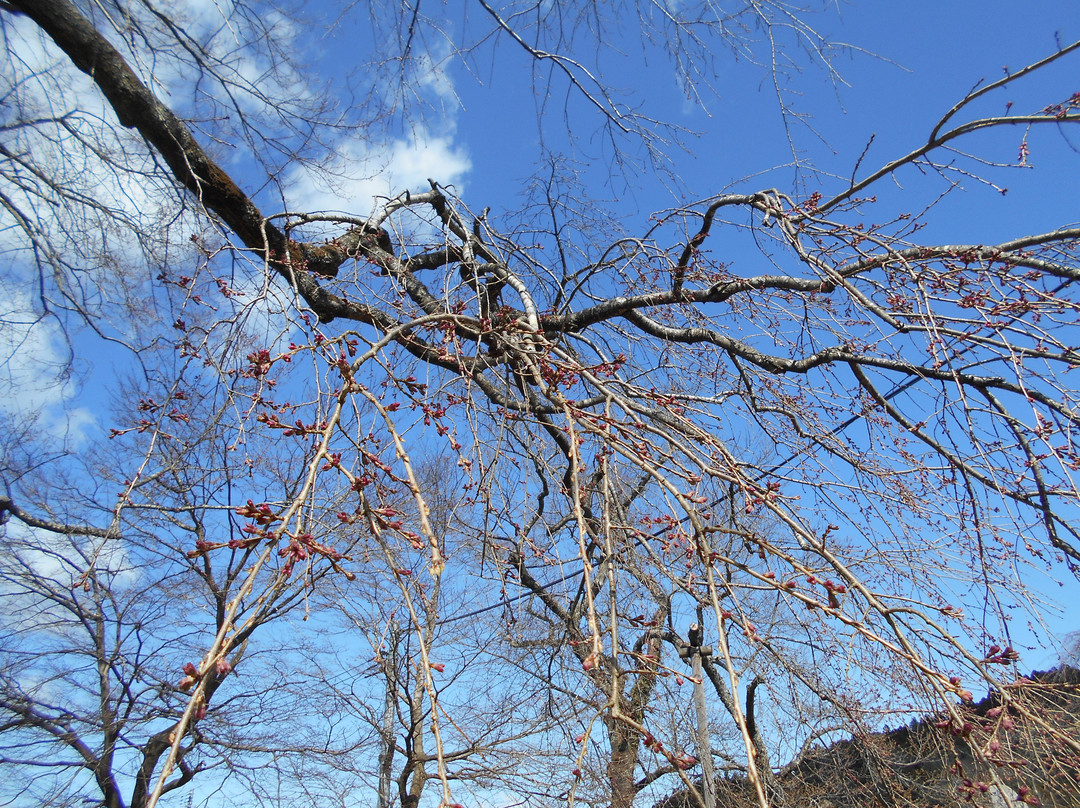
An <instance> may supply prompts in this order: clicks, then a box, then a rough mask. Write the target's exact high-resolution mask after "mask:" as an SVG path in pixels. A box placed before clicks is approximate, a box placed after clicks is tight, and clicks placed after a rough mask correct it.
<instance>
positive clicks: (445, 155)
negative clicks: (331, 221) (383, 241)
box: [285, 130, 472, 216]
mask: <svg viewBox="0 0 1080 808" xmlns="http://www.w3.org/2000/svg"><path fill="white" fill-rule="evenodd" d="M471 168H472V162H471V161H470V160H469V157H468V154H467V153H466V152H465V150H464V149H462V148H461V147H458V146H455V145H454V144H453V141H452V139H451V138H450V137H449V136H445V135H434V136H433V135H430V134H428V133H427V132H426V131H422V130H418V131H416V132H415V133H414V134H413V135H412V136H411V137H409V138H407V139H405V138H403V139H399V140H395V141H393V142H392V143H388V144H372V143H343V144H342V145H341V147H340V149H339V150H338V155H337V159H336V164H335V165H334V166H333V167H332V168H331V170H330V171H329V172H325V173H324V172H319V173H316V172H315V171H314V170H312V169H310V168H308V167H305V166H298V167H297V168H295V169H294V170H293V171H291V172H290V175H289V176H288V177H287V179H286V182H285V189H286V194H287V195H288V203H289V206H290V207H291V208H292V209H293V210H294V211H298V212H300V211H302V212H310V211H316V210H343V211H347V212H349V213H350V214H352V215H361V216H366V215H368V214H370V213H371V212H372V211H373V210H374V208H375V207H376V206H377V205H378V199H379V198H380V197H381V198H386V197H389V196H395V195H397V194H399V193H401V191H403V190H406V189H408V190H413V191H416V190H421V191H423V190H428V188H429V186H428V182H427V180H428V178H429V177H430V178H431V179H434V180H436V181H438V182H439V183H440V184H442V185H454V186H456V188H457V191H458V192H459V193H460V192H461V189H462V184H463V181H464V179H465V176H466V175H467V174H468V172H469V170H470V169H471Z"/></svg>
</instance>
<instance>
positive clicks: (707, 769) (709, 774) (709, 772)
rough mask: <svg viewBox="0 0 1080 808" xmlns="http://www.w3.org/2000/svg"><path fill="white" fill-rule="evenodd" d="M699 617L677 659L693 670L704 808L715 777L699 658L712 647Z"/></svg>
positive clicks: (711, 803) (710, 806) (710, 803)
mask: <svg viewBox="0 0 1080 808" xmlns="http://www.w3.org/2000/svg"><path fill="white" fill-rule="evenodd" d="M701 623H702V614H701V609H698V622H697V623H694V624H693V625H691V626H690V637H689V638H690V645H689V646H688V647H686V648H683V649H680V651H679V656H681V657H683V659H687V658H689V660H690V664H691V666H692V667H693V671H694V703H695V705H696V707H697V743H696V746H697V758H698V762H699V763H701V791H702V796H703V797H704V798H705V808H716V774H715V773H714V772H713V759H712V745H711V744H710V742H709V713H708V710H707V708H706V702H705V672H704V670H703V667H704V666H703V665H702V659H703V658H704V657H707V656H710V655H711V654H712V648H710V647H708V646H704V645H702V640H703V638H702V628H701Z"/></svg>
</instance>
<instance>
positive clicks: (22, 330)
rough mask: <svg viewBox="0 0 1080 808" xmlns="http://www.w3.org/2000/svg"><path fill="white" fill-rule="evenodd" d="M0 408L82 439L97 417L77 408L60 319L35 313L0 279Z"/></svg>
mask: <svg viewBox="0 0 1080 808" xmlns="http://www.w3.org/2000/svg"><path fill="white" fill-rule="evenodd" d="M0 295H2V298H3V299H4V300H6V301H7V303H6V304H5V305H3V307H2V308H0V412H4V413H6V414H7V415H8V416H9V417H12V418H15V419H17V420H20V421H23V420H26V419H37V420H38V424H39V425H40V427H41V428H42V429H43V430H44V431H45V432H46V433H48V434H49V435H50V436H55V437H68V438H72V439H74V440H75V441H76V442H78V441H81V440H82V439H83V438H84V437H85V434H86V432H87V430H89V429H90V428H91V427H92V426H94V425H95V424H96V419H95V417H94V415H93V413H91V412H90V411H89V410H88V409H86V408H84V407H79V406H75V405H74V402H75V400H76V395H77V393H78V389H77V385H76V384H75V382H74V381H73V380H72V378H71V374H70V372H69V371H70V357H69V355H68V351H67V350H66V347H65V345H64V341H63V334H62V333H61V331H60V328H59V326H58V325H57V323H56V321H55V320H53V319H51V318H42V317H40V316H38V315H35V314H34V313H33V305H32V301H31V300H30V296H29V295H28V294H27V292H26V291H25V290H24V289H22V288H20V287H18V286H16V285H15V284H14V283H12V279H11V278H10V277H5V278H3V279H2V280H0Z"/></svg>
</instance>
